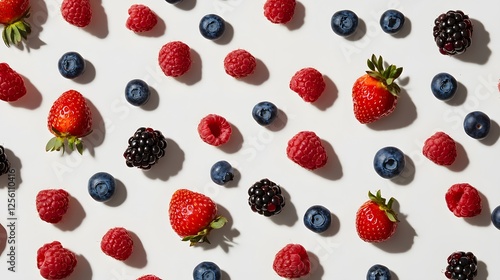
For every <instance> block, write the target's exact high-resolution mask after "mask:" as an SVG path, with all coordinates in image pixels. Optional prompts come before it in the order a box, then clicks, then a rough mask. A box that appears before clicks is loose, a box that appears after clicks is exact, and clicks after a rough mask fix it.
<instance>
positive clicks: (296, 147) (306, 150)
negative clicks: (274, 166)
mask: <svg viewBox="0 0 500 280" xmlns="http://www.w3.org/2000/svg"><path fill="white" fill-rule="evenodd" d="M286 154H287V156H288V158H289V159H291V160H292V161H293V162H295V163H296V164H298V165H300V166H302V167H304V168H306V169H309V170H314V169H317V168H320V167H323V166H324V165H325V164H326V162H327V161H328V155H327V154H326V150H325V148H324V147H323V144H322V143H321V139H320V138H319V137H318V136H317V135H316V133H314V132H312V131H301V132H299V133H297V134H295V136H293V137H292V139H290V140H289V141H288V145H287V147H286Z"/></svg>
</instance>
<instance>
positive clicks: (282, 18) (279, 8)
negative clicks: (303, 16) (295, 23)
mask: <svg viewBox="0 0 500 280" xmlns="http://www.w3.org/2000/svg"><path fill="white" fill-rule="evenodd" d="M295 4H296V1H295V0H267V1H266V3H264V16H265V17H266V18H267V19H268V20H269V21H270V22H272V23H287V22H289V21H290V20H291V19H292V17H293V14H294V13H295Z"/></svg>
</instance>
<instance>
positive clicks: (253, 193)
mask: <svg viewBox="0 0 500 280" xmlns="http://www.w3.org/2000/svg"><path fill="white" fill-rule="evenodd" d="M248 195H249V198H248V204H249V205H250V208H251V209H252V211H254V212H257V213H259V214H261V215H264V216H266V217H270V216H273V215H276V214H279V213H280V212H281V210H282V209H283V207H284V206H285V197H284V196H283V194H281V188H280V186H278V185H276V184H275V183H274V182H272V181H270V180H269V179H262V180H260V181H258V182H256V183H255V184H253V185H252V186H251V187H250V188H249V189H248Z"/></svg>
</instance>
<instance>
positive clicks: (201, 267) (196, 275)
mask: <svg viewBox="0 0 500 280" xmlns="http://www.w3.org/2000/svg"><path fill="white" fill-rule="evenodd" d="M220 277H221V272H220V268H219V266H217V265H216V264H215V263H213V262H209V261H204V262H201V263H199V264H198V265H197V266H196V267H195V268H194V270H193V280H220Z"/></svg>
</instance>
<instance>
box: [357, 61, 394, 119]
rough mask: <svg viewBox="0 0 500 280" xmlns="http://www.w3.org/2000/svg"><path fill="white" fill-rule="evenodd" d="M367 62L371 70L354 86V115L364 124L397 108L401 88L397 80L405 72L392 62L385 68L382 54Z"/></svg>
mask: <svg viewBox="0 0 500 280" xmlns="http://www.w3.org/2000/svg"><path fill="white" fill-rule="evenodd" d="M367 64H368V68H369V69H370V70H369V71H367V72H366V74H365V75H363V76H361V77H359V78H358V79H357V80H356V81H355V82H354V85H353V87H352V100H353V103H354V116H355V117H356V119H357V120H358V121H359V122H360V123H363V124H366V123H372V122H374V121H376V120H379V119H380V118H382V117H385V116H388V115H390V114H391V113H392V112H393V111H394V109H396V104H397V101H398V94H399V92H400V91H401V89H400V87H399V86H398V85H397V84H396V82H395V80H396V79H397V78H398V77H399V76H400V75H401V73H402V72H403V68H402V67H399V68H398V67H396V66H395V65H392V64H391V65H390V66H389V67H387V68H384V61H383V59H382V57H381V56H379V57H378V58H377V57H376V56H375V55H372V57H371V59H369V60H368V61H367Z"/></svg>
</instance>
